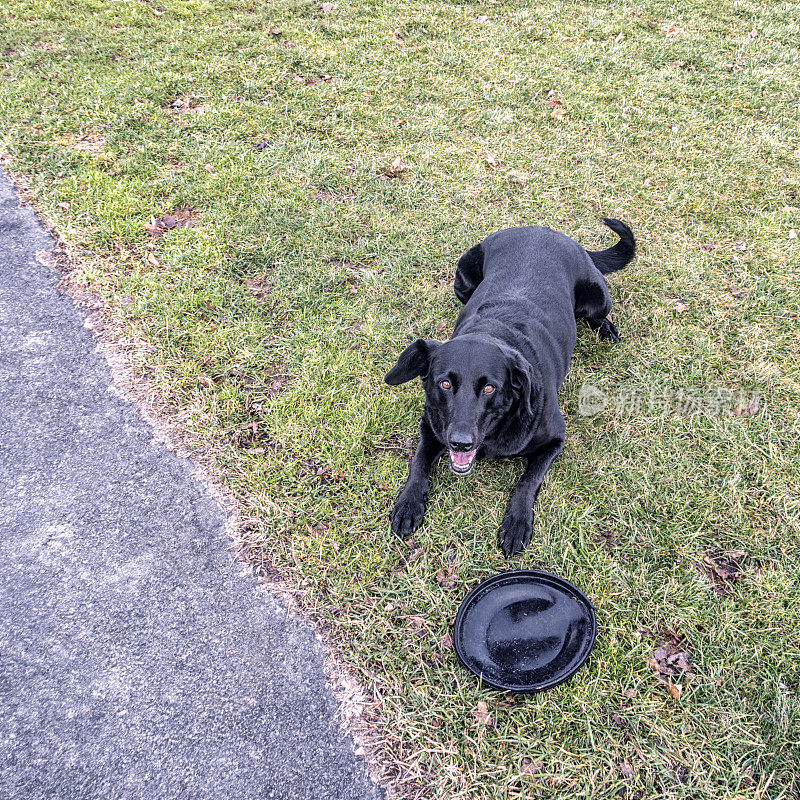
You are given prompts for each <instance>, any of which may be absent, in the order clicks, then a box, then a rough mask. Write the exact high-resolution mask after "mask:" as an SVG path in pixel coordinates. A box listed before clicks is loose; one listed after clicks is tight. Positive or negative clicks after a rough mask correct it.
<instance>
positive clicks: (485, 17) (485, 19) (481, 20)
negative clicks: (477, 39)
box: [475, 14, 489, 25]
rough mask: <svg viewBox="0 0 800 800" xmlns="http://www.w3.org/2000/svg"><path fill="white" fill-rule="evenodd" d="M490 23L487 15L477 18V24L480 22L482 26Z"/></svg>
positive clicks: (479, 15) (480, 15)
mask: <svg viewBox="0 0 800 800" xmlns="http://www.w3.org/2000/svg"><path fill="white" fill-rule="evenodd" d="M488 21H489V17H487V16H486V14H478V16H477V17H475V22H479V23H480V24H481V25H485V24H486V23H487V22H488Z"/></svg>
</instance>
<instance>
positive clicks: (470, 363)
mask: <svg viewBox="0 0 800 800" xmlns="http://www.w3.org/2000/svg"><path fill="white" fill-rule="evenodd" d="M418 377H421V378H422V382H423V385H424V387H425V403H426V407H427V411H428V419H429V421H430V423H431V425H432V427H433V430H434V433H435V434H436V435H437V437H438V438H439V440H440V441H441V442H442V444H444V445H445V446H446V447H447V448H448V450H449V451H450V469H452V470H453V472H455V473H456V474H458V475H466V474H467V473H468V472H470V471H471V470H472V467H473V464H474V462H475V454H476V453H477V451H478V448H479V447H480V446H481V445H482V444H483V442H484V441H485V440H486V439H487V438H488V437H489V436H491V434H492V432H493V431H495V430H496V429H497V428H498V426H499V425H500V423H501V421H502V420H503V419H504V418H505V417H506V415H507V414H509V413H510V412H511V411H512V409H517V410H518V411H522V412H523V413H525V412H527V413H528V414H531V413H533V409H532V407H531V403H532V395H533V391H534V387H533V383H532V370H531V367H530V364H528V362H526V361H525V360H524V359H523V358H522V357H521V356H520V354H519V353H517V352H516V351H515V350H512V349H511V348H508V347H506V346H504V345H503V344H501V343H499V342H497V341H495V340H490V339H485V338H482V337H480V336H477V335H465V336H458V337H456V338H455V339H451V340H450V341H448V342H436V341H432V340H430V339H417V340H416V341H415V342H412V343H411V344H410V345H409V346H408V347H407V348H406V349H405V350H403V352H402V353H400V356H399V358H398V359H397V363H396V364H395V365H394V367H393V368H392V369H391V370H390V371H389V373H388V374H387V375H386V383H388V384H390V385H392V386H397V385H399V384H401V383H406V382H407V381H410V380H412V379H413V378H418Z"/></svg>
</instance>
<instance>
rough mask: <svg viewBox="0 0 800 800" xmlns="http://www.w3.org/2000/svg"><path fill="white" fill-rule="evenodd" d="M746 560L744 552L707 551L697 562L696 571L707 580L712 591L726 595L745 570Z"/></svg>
mask: <svg viewBox="0 0 800 800" xmlns="http://www.w3.org/2000/svg"><path fill="white" fill-rule="evenodd" d="M747 565H748V558H747V553H745V551H744V550H729V551H725V552H719V551H713V550H709V551H708V552H707V553H705V554H704V555H703V557H702V559H701V560H700V561H699V562H696V566H697V567H698V569H699V570H700V571H701V572H702V573H703V574H704V575H705V576H706V577H707V578H708V580H709V581H710V583H711V584H712V586H713V588H714V591H715V592H716V593H717V594H719V595H724V594H727V593H728V591H729V590H730V588H731V586H732V585H733V584H734V583H736V581H738V580H739V579H740V578H741V576H742V573H743V572H744V570H745V569H746V568H747Z"/></svg>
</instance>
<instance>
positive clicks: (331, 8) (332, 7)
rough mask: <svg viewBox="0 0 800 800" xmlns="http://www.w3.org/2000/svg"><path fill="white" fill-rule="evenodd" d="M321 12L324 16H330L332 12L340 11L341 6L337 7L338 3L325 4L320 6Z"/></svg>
mask: <svg viewBox="0 0 800 800" xmlns="http://www.w3.org/2000/svg"><path fill="white" fill-rule="evenodd" d="M320 10H321V11H322V13H323V14H330V13H331V11H338V10H339V6H337V5H336V3H323V4H322V5H321V6H320Z"/></svg>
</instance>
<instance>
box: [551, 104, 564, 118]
mask: <svg viewBox="0 0 800 800" xmlns="http://www.w3.org/2000/svg"><path fill="white" fill-rule="evenodd" d="M550 116H551V117H552V118H553V119H556V120H559V119H563V118H564V109H563V107H562V106H557V107H556V108H554V109H553V110H552V111H551V112H550Z"/></svg>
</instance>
